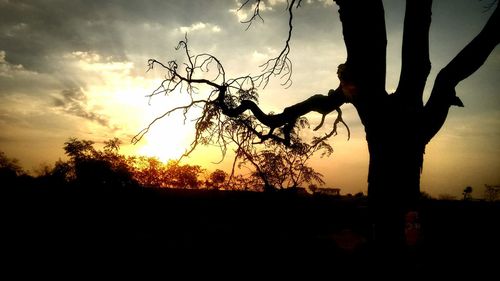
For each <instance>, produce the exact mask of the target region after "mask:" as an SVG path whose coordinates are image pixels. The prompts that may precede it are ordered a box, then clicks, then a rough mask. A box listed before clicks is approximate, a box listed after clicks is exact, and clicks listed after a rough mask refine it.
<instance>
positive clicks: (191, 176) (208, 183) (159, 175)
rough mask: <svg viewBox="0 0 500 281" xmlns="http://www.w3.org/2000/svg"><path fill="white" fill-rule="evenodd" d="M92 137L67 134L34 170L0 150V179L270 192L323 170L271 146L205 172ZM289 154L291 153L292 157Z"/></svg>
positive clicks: (308, 180)
mask: <svg viewBox="0 0 500 281" xmlns="http://www.w3.org/2000/svg"><path fill="white" fill-rule="evenodd" d="M95 144H96V143H95V142H94V141H91V140H83V139H78V138H69V139H68V140H67V141H66V142H64V145H63V149H64V151H65V154H66V156H67V157H68V158H67V160H62V159H59V160H57V161H56V162H55V163H54V164H53V165H51V166H50V165H41V166H40V167H39V168H38V169H37V170H35V171H34V172H33V173H32V174H30V173H29V172H27V171H25V170H24V169H23V168H22V167H21V165H20V163H19V161H18V160H17V159H15V158H10V157H8V156H7V155H6V154H5V153H4V152H1V151H0V180H1V181H2V182H4V183H8V184H10V185H15V184H30V183H33V182H36V183H38V184H41V185H46V186H51V187H63V186H70V185H71V186H79V187H85V188H101V189H104V188H112V189H116V188H126V187H152V188H179V189H225V190H249V191H269V190H279V189H289V188H292V189H293V188H297V187H299V186H301V185H302V184H309V185H311V186H317V185H316V184H323V183H324V181H323V180H322V177H323V175H321V174H320V173H318V172H316V171H315V170H314V169H313V168H311V167H309V166H308V165H306V163H305V162H306V161H307V160H308V159H309V157H310V156H309V155H303V154H301V153H302V151H297V152H296V153H292V154H289V153H287V151H284V150H283V149H282V148H280V147H278V146H276V147H273V148H271V147H269V148H268V149H266V150H263V151H255V152H253V153H254V154H253V155H247V157H246V158H245V161H241V162H238V163H234V165H233V170H232V171H231V172H230V173H228V172H226V171H223V170H221V169H216V170H215V171H207V170H206V169H204V168H202V167H201V166H199V165H190V164H181V163H180V162H179V161H175V160H169V161H168V162H166V163H165V162H162V161H160V160H159V159H158V158H156V157H148V156H135V155H132V156H127V155H124V154H122V153H121V152H120V145H121V141H120V140H119V139H118V138H113V139H109V140H107V141H105V142H104V146H103V148H102V149H98V148H96V147H95ZM291 156H292V157H291ZM236 166H237V167H239V168H242V167H247V168H248V169H249V170H250V172H249V173H247V174H245V175H244V174H236V173H235V170H234V168H235V167H236Z"/></svg>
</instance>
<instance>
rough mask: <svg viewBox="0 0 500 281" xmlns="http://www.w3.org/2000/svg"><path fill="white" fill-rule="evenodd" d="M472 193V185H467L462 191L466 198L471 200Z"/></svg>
mask: <svg viewBox="0 0 500 281" xmlns="http://www.w3.org/2000/svg"><path fill="white" fill-rule="evenodd" d="M471 194H472V187H471V186H467V187H466V188H465V189H464V191H463V192H462V195H463V196H464V200H470V199H471Z"/></svg>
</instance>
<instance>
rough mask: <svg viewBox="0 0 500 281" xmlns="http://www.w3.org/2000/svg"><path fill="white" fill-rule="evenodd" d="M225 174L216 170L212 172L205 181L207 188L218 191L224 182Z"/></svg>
mask: <svg viewBox="0 0 500 281" xmlns="http://www.w3.org/2000/svg"><path fill="white" fill-rule="evenodd" d="M226 178H227V173H226V172H224V171H223V170H220V169H217V170H215V171H213V172H212V173H211V174H210V176H209V179H208V181H207V187H210V188H214V189H220V188H221V187H222V184H223V183H224V182H225V181H226Z"/></svg>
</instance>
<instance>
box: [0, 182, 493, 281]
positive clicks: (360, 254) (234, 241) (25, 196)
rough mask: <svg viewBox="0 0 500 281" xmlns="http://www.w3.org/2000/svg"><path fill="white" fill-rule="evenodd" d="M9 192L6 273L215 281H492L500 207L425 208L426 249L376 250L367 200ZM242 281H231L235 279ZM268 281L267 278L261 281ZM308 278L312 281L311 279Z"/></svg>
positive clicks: (430, 204)
mask: <svg viewBox="0 0 500 281" xmlns="http://www.w3.org/2000/svg"><path fill="white" fill-rule="evenodd" d="M89 190H90V189H81V188H80V189H75V190H61V189H51V188H45V189H36V188H26V189H16V188H11V189H9V192H5V194H4V195H5V196H2V201H4V202H3V204H2V205H3V206H4V207H5V208H6V209H5V210H4V212H3V214H4V216H5V219H3V227H2V229H3V230H2V232H4V235H3V237H4V238H2V239H3V246H2V248H3V249H4V251H2V255H3V259H2V260H4V262H3V264H4V265H5V266H6V268H11V269H12V268H21V269H22V270H16V274H24V273H27V274H30V273H33V271H34V270H35V269H36V271H35V272H38V273H40V274H41V273H47V274H50V275H51V276H53V274H60V273H62V272H65V271H66V270H68V271H70V272H73V273H75V272H80V273H82V274H85V273H89V272H94V271H95V272H104V271H107V272H111V273H113V274H128V272H129V271H130V272H132V271H135V272H142V273H146V272H149V273H150V272H155V271H157V272H158V273H159V274H161V275H163V276H164V277H168V276H170V275H173V274H179V273H181V274H183V275H186V276H188V275H198V274H199V275H204V276H206V277H207V276H210V275H211V276H215V277H220V276H224V275H228V276H235V275H234V274H238V275H241V276H246V277H249V276H255V277H256V278H257V277H258V276H261V277H262V276H268V277H269V276H272V275H274V276H278V277H282V278H279V279H284V276H291V277H293V276H297V274H308V275H309V276H337V275H339V274H347V275H352V276H357V275H359V276H361V275H368V274H374V273H380V274H384V276H385V275H387V274H395V275H397V276H401V275H399V274H401V273H399V272H404V274H410V275H411V276H420V275H421V276H426V275H430V274H435V272H436V271H439V272H441V273H443V274H451V273H456V272H470V271H471V270H473V272H477V273H484V274H487V275H488V274H490V273H491V274H496V269H495V268H496V266H497V265H498V261H499V259H498V257H499V253H500V251H499V250H500V224H499V223H498V222H499V221H500V220H499V219H500V205H499V204H490V203H486V202H473V201H469V202H464V201H438V200H436V201H433V200H431V201H425V202H422V205H421V210H420V214H421V223H422V234H423V235H422V237H423V239H422V242H421V243H420V244H419V245H418V246H417V247H414V248H409V249H405V251H404V253H402V254H401V256H397V257H394V256H392V257H391V256H385V253H384V252H380V251H379V252H376V253H375V251H374V250H373V248H372V246H371V236H370V235H371V234H370V233H371V232H370V228H371V224H370V220H369V218H370V213H369V208H368V207H367V204H366V200H365V199H364V198H352V197H351V198H344V197H329V196H316V197H314V196H305V195H298V194H295V193H292V192H276V193H269V194H267V193H256V192H230V191H201V190H172V189H158V190H156V189H140V188H137V189H131V190H119V191H109V190H108V191H105V192H103V191H97V190H93V191H89ZM236 279H237V280H238V278H236ZM265 279H267V278H265ZM312 279H315V278H312Z"/></svg>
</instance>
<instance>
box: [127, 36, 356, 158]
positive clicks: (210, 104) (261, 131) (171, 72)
mask: <svg viewBox="0 0 500 281" xmlns="http://www.w3.org/2000/svg"><path fill="white" fill-rule="evenodd" d="M178 46H180V47H182V49H183V50H184V52H185V55H186V60H187V62H185V63H184V65H185V66H186V67H185V68H184V69H181V68H179V67H178V64H177V62H175V61H170V62H168V63H167V64H164V63H162V62H159V61H157V60H155V59H150V60H149V62H148V66H149V69H153V68H154V67H155V66H159V67H161V68H162V69H164V70H166V72H167V73H166V75H165V79H164V80H163V81H162V83H161V85H160V86H159V87H158V88H157V89H156V90H155V91H154V92H153V93H152V94H150V95H149V98H150V99H151V98H152V97H153V96H155V95H157V94H159V93H163V94H165V95H168V94H169V93H171V92H173V91H177V90H179V91H180V90H182V93H184V94H186V95H188V97H189V98H190V102H188V103H187V104H185V105H182V106H178V107H175V108H173V109H170V110H168V111H167V112H165V113H164V114H162V115H160V116H158V117H157V118H155V119H154V120H153V121H152V122H151V123H150V124H149V125H148V126H147V127H146V128H145V129H144V130H142V131H141V132H139V133H138V134H137V135H136V136H134V138H133V139H132V142H133V143H137V142H138V141H140V140H141V139H142V138H143V137H144V135H145V134H146V133H148V131H149V130H150V128H151V127H152V126H153V125H154V124H155V123H156V122H157V121H158V120H160V119H162V118H165V117H167V116H169V115H170V114H172V113H174V112H178V111H181V112H182V114H183V115H184V119H185V120H186V119H187V118H188V115H189V114H190V113H189V112H191V109H194V108H200V109H201V114H200V113H197V114H198V116H196V117H195V118H194V120H193V121H194V125H195V136H194V139H193V141H192V143H191V145H190V148H189V149H188V150H187V151H186V152H185V153H184V155H183V156H188V155H189V154H190V153H192V151H194V150H195V149H196V148H197V147H198V145H199V144H202V145H208V144H213V145H217V146H218V147H219V148H220V149H221V154H222V159H224V156H225V155H226V151H227V148H228V146H229V144H230V143H233V142H234V138H233V137H231V136H232V134H234V132H238V133H239V134H245V137H244V139H245V144H246V147H247V149H248V148H249V147H251V146H253V145H254V144H257V143H264V144H265V143H267V142H272V143H276V144H281V145H285V146H289V147H293V146H294V145H297V144H298V143H302V142H301V141H300V139H299V138H298V132H299V131H300V130H301V129H304V128H306V127H308V125H307V120H306V119H305V118H304V117H303V116H304V115H306V114H308V113H310V112H318V113H320V114H321V115H322V116H323V118H324V116H326V115H328V114H329V113H331V112H333V111H337V119H336V120H335V122H334V124H333V129H332V131H331V132H330V133H329V134H326V135H324V136H321V137H315V138H314V139H313V142H312V143H311V144H310V146H311V147H317V146H322V145H323V144H322V143H323V142H324V141H325V140H326V139H327V138H329V137H331V136H333V135H335V134H336V133H337V124H339V123H342V124H344V125H346V124H345V122H344V121H343V120H342V115H341V110H340V106H341V105H342V104H344V103H345V102H346V101H347V100H346V96H345V94H344V93H343V92H342V87H340V86H339V87H338V88H337V89H336V90H330V91H329V93H328V95H313V96H311V97H310V98H308V99H306V100H304V101H302V102H299V103H296V104H294V105H292V106H289V107H286V108H285V109H284V110H283V112H281V113H278V114H274V113H264V112H263V111H262V109H261V108H260V107H259V106H258V91H257V89H258V86H259V84H258V83H256V81H255V79H256V78H255V77H251V76H242V77H238V78H234V79H229V80H226V74H225V71H224V68H223V66H222V65H221V63H220V62H219V60H217V58H215V57H213V56H211V55H209V54H200V55H195V56H192V55H190V52H189V49H188V44H187V42H186V41H181V42H180V43H179V45H178ZM212 64H213V65H215V66H216V67H215V68H212V67H209V65H212ZM212 69H213V70H214V71H215V74H216V75H214V76H215V78H213V79H207V78H203V77H206V76H207V74H208V72H212V71H211V70H212ZM196 85H200V86H201V85H203V86H205V87H204V89H205V88H206V87H207V86H208V87H209V88H211V90H210V89H209V90H207V91H206V93H205V95H204V96H203V98H201V97H200V98H198V97H195V96H197V95H198V94H199V93H198V89H197V87H196ZM190 118H191V117H190ZM323 123H324V120H323V121H322V124H321V125H323ZM317 128H319V127H317ZM348 133H349V129H348Z"/></svg>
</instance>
